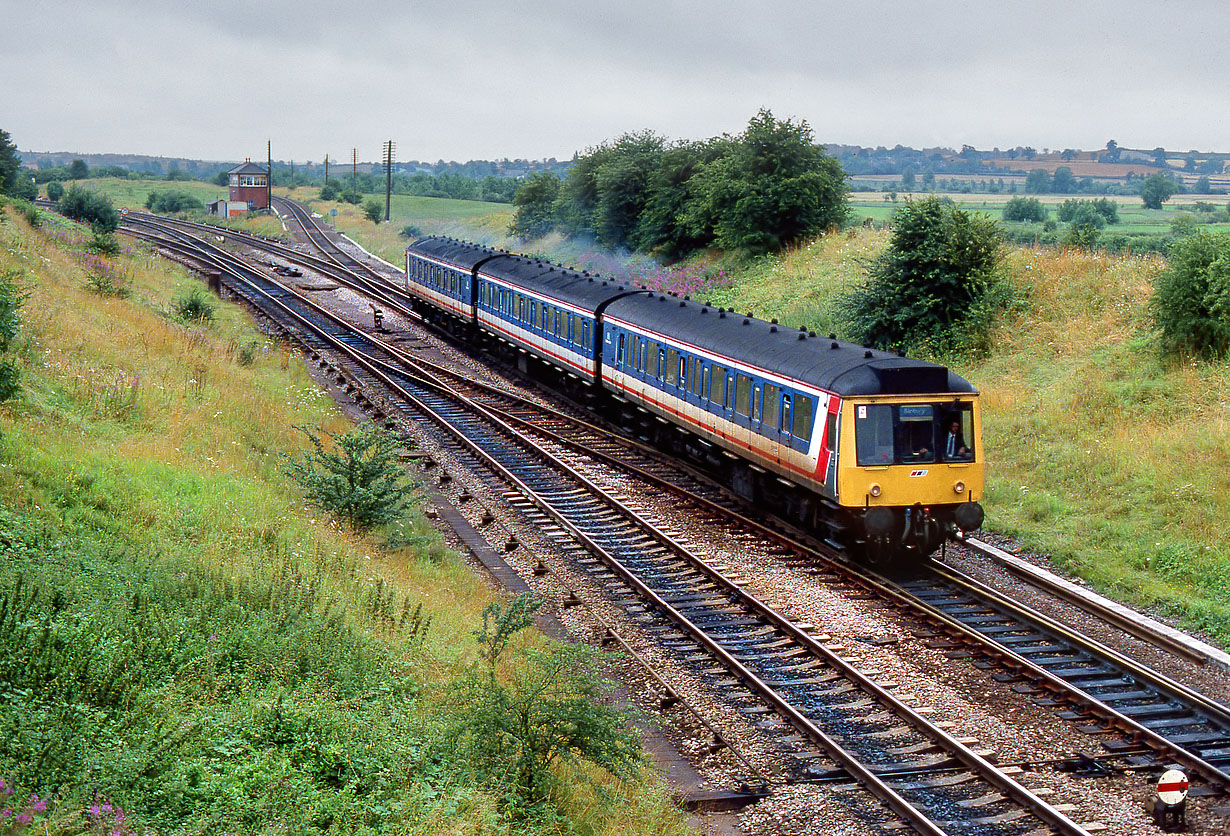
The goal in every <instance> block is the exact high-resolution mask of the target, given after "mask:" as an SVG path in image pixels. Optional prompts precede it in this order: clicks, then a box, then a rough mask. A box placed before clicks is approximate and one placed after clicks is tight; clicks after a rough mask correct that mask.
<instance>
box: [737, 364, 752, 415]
mask: <svg viewBox="0 0 1230 836" xmlns="http://www.w3.org/2000/svg"><path fill="white" fill-rule="evenodd" d="M751 409H752V379H751V378H750V377H748V376H747V375H745V374H736V375H735V412H737V413H739V414H740V415H742V416H743V417H744V418H746V417H748V415H749V414H750V413H751Z"/></svg>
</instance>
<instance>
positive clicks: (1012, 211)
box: [1004, 196, 1046, 224]
mask: <svg viewBox="0 0 1230 836" xmlns="http://www.w3.org/2000/svg"><path fill="white" fill-rule="evenodd" d="M1004 220H1005V221H1026V222H1028V223H1039V224H1040V223H1042V222H1043V221H1045V220H1046V207H1044V206H1043V205H1042V201H1040V200H1038V198H1036V197H1020V196H1017V197H1013V198H1010V199H1009V200H1008V202H1007V203H1006V204H1004Z"/></svg>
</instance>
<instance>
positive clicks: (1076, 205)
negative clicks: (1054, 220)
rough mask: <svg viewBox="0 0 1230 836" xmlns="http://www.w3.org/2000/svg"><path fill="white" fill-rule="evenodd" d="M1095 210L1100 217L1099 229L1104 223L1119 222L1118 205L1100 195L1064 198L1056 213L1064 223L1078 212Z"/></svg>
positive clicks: (1069, 220)
mask: <svg viewBox="0 0 1230 836" xmlns="http://www.w3.org/2000/svg"><path fill="white" fill-rule="evenodd" d="M1088 211H1093V212H1096V213H1097V214H1098V215H1099V216H1101V218H1102V224H1101V225H1100V226H1099V227H1098V228H1099V229H1101V228H1102V226H1105V225H1106V224H1117V223H1119V206H1118V205H1117V204H1116V203H1115V202H1114V201H1112V200H1110V199H1109V198H1105V197H1100V198H1098V199H1097V200H1065V201H1064V202H1063V203H1061V204H1059V210H1058V211H1057V212H1056V214H1057V215H1058V216H1059V220H1061V221H1063V222H1064V223H1072V220H1073V218H1075V217H1076V216H1077V214H1079V213H1086V214H1087V212H1088Z"/></svg>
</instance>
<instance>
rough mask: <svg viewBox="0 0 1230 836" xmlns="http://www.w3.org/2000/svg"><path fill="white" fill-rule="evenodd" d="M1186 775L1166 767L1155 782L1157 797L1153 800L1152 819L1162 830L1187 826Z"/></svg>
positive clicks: (1179, 828)
mask: <svg viewBox="0 0 1230 836" xmlns="http://www.w3.org/2000/svg"><path fill="white" fill-rule="evenodd" d="M1187 790H1188V782H1187V776H1186V775H1184V774H1183V773H1182V772H1180V771H1179V770H1177V769H1168V770H1166V772H1165V773H1163V774H1162V777H1161V778H1160V779H1159V780H1158V782H1157V798H1156V799H1154V800H1153V802H1152V804H1151V805H1150V806H1151V807H1152V810H1151V812H1152V813H1153V821H1154V823H1155V824H1157V826H1158V827H1161V828H1162V829H1164V830H1171V829H1174V830H1181V829H1183V828H1185V827H1187Z"/></svg>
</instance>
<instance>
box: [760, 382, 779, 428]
mask: <svg viewBox="0 0 1230 836" xmlns="http://www.w3.org/2000/svg"><path fill="white" fill-rule="evenodd" d="M781 405H782V387H780V386H775V385H774V384H772V383H766V384H765V385H764V416H763V417H762V418H761V421H763V422H764V424H765V425H766V426H767V427H768V428H769V429H771V430H775V429H777V422H778V420H779V419H780V418H781Z"/></svg>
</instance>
